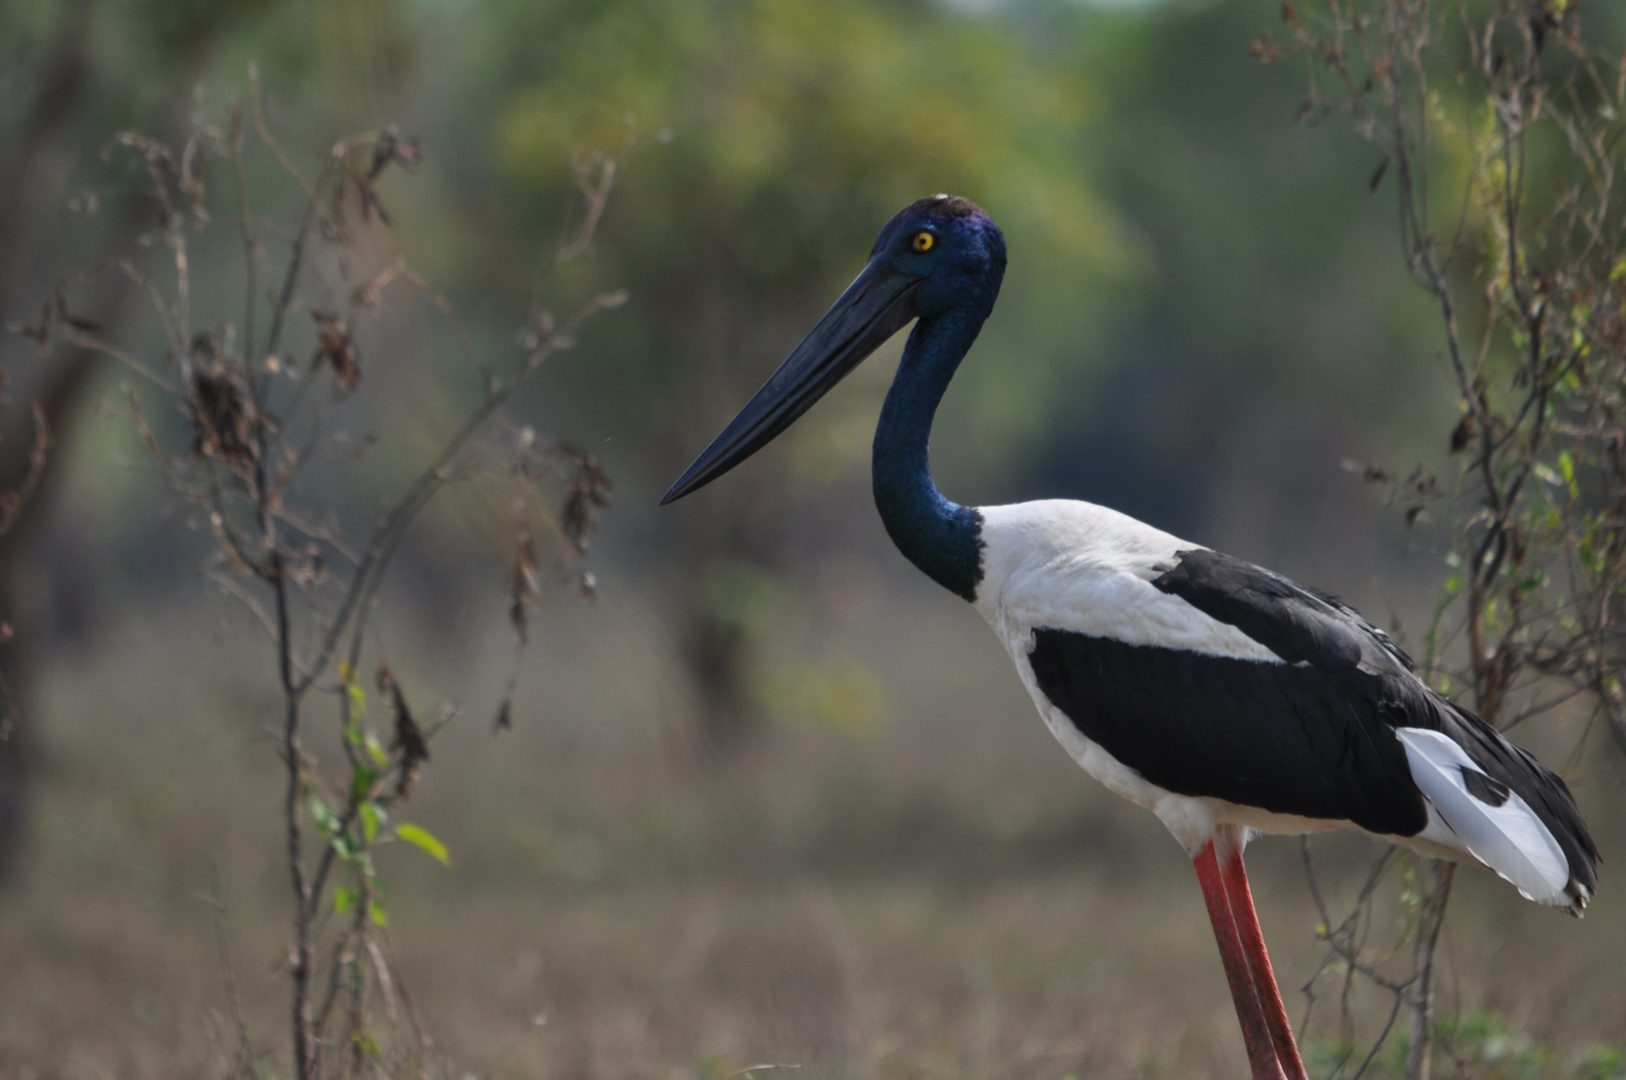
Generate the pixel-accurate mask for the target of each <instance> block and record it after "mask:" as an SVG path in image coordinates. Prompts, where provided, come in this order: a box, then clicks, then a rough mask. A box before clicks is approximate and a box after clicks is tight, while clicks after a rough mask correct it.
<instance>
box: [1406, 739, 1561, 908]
mask: <svg viewBox="0 0 1626 1080" xmlns="http://www.w3.org/2000/svg"><path fill="white" fill-rule="evenodd" d="M1395 734H1396V735H1398V736H1399V737H1400V742H1401V745H1402V746H1404V747H1405V748H1406V760H1407V762H1408V763H1409V764H1410V765H1411V776H1412V780H1413V781H1414V782H1415V783H1416V784H1417V787H1418V789H1419V790H1421V791H1422V793H1423V794H1424V795H1425V796H1426V797H1427V798H1428V800H1429V802H1431V803H1433V804H1434V808H1435V809H1436V810H1437V811H1438V812H1439V815H1440V817H1441V818H1442V819H1443V820H1444V821H1445V824H1446V825H1447V826H1449V827H1450V829H1451V831H1452V832H1454V833H1456V834H1457V836H1458V837H1460V838H1461V840H1462V842H1463V843H1464V844H1465V845H1466V846H1467V848H1468V851H1469V853H1470V854H1472V855H1473V856H1474V858H1476V859H1478V860H1479V861H1480V862H1482V863H1484V864H1485V865H1486V866H1488V867H1490V868H1491V869H1492V870H1494V871H1496V873H1497V874H1498V875H1499V876H1501V877H1502V878H1503V879H1504V880H1506V881H1508V882H1510V883H1511V884H1512V885H1513V887H1514V888H1516V889H1518V890H1519V893H1520V895H1522V896H1523V897H1524V898H1525V899H1526V900H1534V901H1536V902H1537V903H1541V904H1556V905H1558V906H1560V907H1565V906H1568V905H1569V904H1570V899H1569V897H1567V896H1566V895H1565V894H1564V887H1565V886H1566V885H1568V884H1569V879H1570V869H1569V860H1568V859H1566V858H1565V857H1564V852H1563V850H1562V849H1560V848H1559V846H1558V841H1556V840H1554V839H1553V834H1552V833H1550V832H1548V831H1547V826H1545V825H1543V824H1542V823H1541V819H1540V818H1539V817H1537V816H1536V812H1535V811H1534V810H1532V809H1530V804H1529V803H1527V802H1525V801H1524V800H1523V799H1521V798H1520V797H1519V794H1518V792H1514V791H1510V792H1508V798H1507V801H1506V802H1504V803H1503V804H1502V805H1501V806H1491V805H1489V804H1487V803H1484V802H1481V801H1480V800H1479V799H1476V798H1475V797H1474V796H1473V795H1472V794H1470V793H1469V791H1468V784H1467V781H1466V780H1465V779H1463V775H1462V771H1463V770H1464V769H1469V770H1471V771H1473V772H1480V771H1481V770H1480V768H1479V767H1478V766H1477V765H1475V764H1474V763H1473V760H1472V759H1470V758H1469V757H1468V755H1467V754H1466V753H1465V752H1464V751H1463V749H1462V747H1460V746H1458V745H1457V744H1456V743H1455V742H1453V741H1452V740H1451V739H1449V738H1447V737H1446V736H1445V735H1442V734H1440V733H1439V732H1438V731H1429V730H1426V729H1424V728H1397V729H1396V731H1395Z"/></svg>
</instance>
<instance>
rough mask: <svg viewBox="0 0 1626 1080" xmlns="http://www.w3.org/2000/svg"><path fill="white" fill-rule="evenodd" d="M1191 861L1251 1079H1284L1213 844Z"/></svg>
mask: <svg viewBox="0 0 1626 1080" xmlns="http://www.w3.org/2000/svg"><path fill="white" fill-rule="evenodd" d="M1192 863H1193V865H1195V866H1196V868H1197V883H1198V884H1199V885H1201V886H1202V889H1203V900H1204V901H1206V902H1207V904H1208V918H1209V920H1210V921H1211V922H1212V923H1213V924H1214V940H1215V941H1217V942H1219V951H1220V960H1222V961H1223V962H1224V964H1225V978H1226V981H1227V982H1229V983H1230V984H1231V1001H1232V1002H1233V1003H1234V1004H1235V1005H1236V1018H1237V1022H1238V1023H1240V1024H1241V1025H1242V1043H1243V1045H1244V1046H1246V1047H1247V1048H1248V1065H1249V1066H1250V1067H1251V1068H1252V1069H1253V1080H1286V1078H1285V1077H1284V1076H1283V1074H1282V1067H1281V1065H1280V1064H1278V1063H1277V1060H1276V1047H1275V1045H1274V1043H1273V1042H1272V1040H1271V1037H1270V1027H1269V1025H1268V1024H1267V1023H1266V1021H1265V1015H1264V1011H1263V1010H1262V1009H1261V1008H1260V1004H1259V993H1258V990H1257V989H1256V988H1255V987H1254V979H1253V972H1252V970H1251V968H1250V965H1249V964H1248V956H1247V953H1246V952H1245V951H1244V950H1243V947H1242V938H1241V935H1240V934H1239V933H1238V930H1237V923H1236V918H1235V916H1234V915H1233V914H1232V912H1231V901H1230V898H1229V897H1228V896H1227V894H1226V888H1225V879H1224V876H1223V875H1222V874H1221V873H1220V868H1219V860H1218V859H1217V858H1216V857H1215V855H1214V845H1213V844H1212V843H1209V844H1208V845H1206V846H1205V847H1204V848H1203V849H1202V851H1201V852H1199V853H1198V855H1197V857H1196V858H1195V859H1193V860H1192Z"/></svg>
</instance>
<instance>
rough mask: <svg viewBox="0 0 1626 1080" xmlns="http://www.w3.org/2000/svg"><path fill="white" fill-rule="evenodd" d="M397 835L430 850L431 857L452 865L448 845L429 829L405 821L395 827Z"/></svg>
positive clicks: (417, 846)
mask: <svg viewBox="0 0 1626 1080" xmlns="http://www.w3.org/2000/svg"><path fill="white" fill-rule="evenodd" d="M395 835H396V836H398V837H400V838H401V839H402V840H405V841H406V842H407V843H409V844H411V845H412V846H413V847H416V848H421V849H423V850H424V851H426V852H428V853H429V855H430V856H431V857H433V858H435V859H438V860H439V861H440V862H441V863H443V864H444V865H446V866H450V865H452V859H451V855H450V854H449V853H448V852H447V850H446V845H445V844H443V843H441V842H440V841H439V840H437V839H436V838H435V836H434V834H433V833H431V832H430V831H429V830H428V829H424V828H421V827H420V826H417V825H414V824H412V823H411V822H407V821H403V822H401V824H399V825H397V826H396V827H395Z"/></svg>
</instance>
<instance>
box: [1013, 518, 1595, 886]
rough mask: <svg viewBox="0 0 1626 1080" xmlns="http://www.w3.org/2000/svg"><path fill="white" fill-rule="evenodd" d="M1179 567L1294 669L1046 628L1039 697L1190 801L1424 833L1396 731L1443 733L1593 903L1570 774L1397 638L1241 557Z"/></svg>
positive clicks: (1487, 795)
mask: <svg viewBox="0 0 1626 1080" xmlns="http://www.w3.org/2000/svg"><path fill="white" fill-rule="evenodd" d="M1177 558H1178V559H1179V562H1178V564H1177V565H1175V566H1174V567H1173V568H1172V569H1170V570H1168V571H1167V572H1166V573H1164V574H1163V575H1161V576H1160V577H1158V578H1157V579H1156V580H1154V581H1153V583H1152V584H1153V585H1155V586H1156V587H1157V588H1158V589H1160V590H1162V591H1163V592H1165V593H1169V594H1171V595H1174V596H1177V597H1179V598H1180V599H1182V600H1184V601H1186V602H1187V603H1189V604H1191V605H1192V607H1194V608H1196V609H1197V610H1199V611H1202V612H1204V613H1205V614H1207V615H1209V616H1211V617H1212V618H1214V619H1216V620H1218V621H1220V622H1223V623H1227V624H1229V625H1231V626H1234V627H1236V628H1237V629H1238V630H1241V631H1242V632H1243V633H1244V634H1247V635H1248V637H1250V638H1252V639H1253V640H1255V641H1257V642H1259V643H1260V644H1262V645H1264V646H1265V647H1266V648H1268V649H1270V650H1271V652H1273V653H1275V654H1276V655H1277V656H1279V657H1280V658H1281V659H1282V660H1283V661H1285V663H1281V664H1274V663H1263V662H1257V661H1252V660H1247V659H1241V658H1236V657H1224V656H1213V655H1208V654H1204V653H1196V652H1191V651H1188V650H1183V649H1169V648H1162V647H1158V646H1147V645H1131V644H1128V643H1125V642H1122V641H1117V640H1114V639H1111V638H1104V637H1094V636H1090V635H1086V634H1080V633H1076V632H1074V631H1068V630H1057V629H1047V628H1040V629H1038V630H1037V631H1036V632H1035V634H1034V647H1033V650H1032V652H1031V654H1030V656H1029V660H1030V663H1031V664H1032V666H1033V672H1034V675H1035V678H1036V679H1037V681H1038V684H1039V688H1040V690H1041V691H1042V692H1043V693H1044V695H1045V696H1046V697H1047V698H1049V700H1050V701H1051V703H1052V704H1053V705H1055V706H1056V707H1057V708H1058V709H1060V710H1061V711H1062V712H1063V713H1064V714H1065V715H1066V716H1067V717H1068V718H1069V719H1070V720H1071V721H1072V722H1073V724H1074V725H1075V726H1076V727H1078V729H1079V730H1080V731H1081V732H1082V733H1083V734H1084V735H1085V736H1087V737H1088V738H1090V739H1091V740H1093V741H1095V742H1097V743H1099V744H1100V745H1101V747H1102V748H1103V749H1105V750H1106V751H1107V752H1108V753H1110V754H1111V755H1112V756H1113V757H1115V758H1117V759H1118V760H1119V761H1120V762H1122V763H1123V764H1125V765H1127V766H1129V767H1130V768H1133V769H1134V770H1136V771H1137V772H1139V773H1140V774H1141V775H1142V776H1144V777H1145V778H1146V779H1147V780H1150V781H1151V782H1152V783H1154V784H1157V785H1158V786H1160V787H1163V788H1166V789H1168V790H1169V791H1173V792H1176V793H1178V794H1182V795H1192V796H1207V797H1212V798H1219V799H1224V800H1226V801H1228V802H1233V803H1238V804H1240V805H1244V806H1256V807H1260V808H1261V809H1265V810H1269V811H1272V812H1274V813H1280V814H1293V815H1297V816H1300V817H1307V818H1320V819H1329V820H1340V819H1341V820H1347V821H1351V822H1353V823H1355V824H1356V825H1359V826H1360V827H1361V828H1364V829H1367V830H1370V831H1372V832H1376V833H1386V834H1390V835H1397V836H1414V835H1416V834H1417V833H1419V832H1421V831H1422V830H1423V828H1424V827H1425V826H1426V825H1427V821H1428V818H1427V811H1426V809H1425V807H1424V802H1423V796H1422V794H1421V792H1419V791H1418V789H1417V786H1416V784H1415V783H1414V782H1413V781H1412V777H1411V769H1410V766H1409V765H1408V763H1407V758H1406V752H1405V749H1404V747H1403V746H1402V745H1401V743H1400V740H1399V739H1398V738H1397V737H1396V735H1395V729H1396V728H1400V727H1415V728H1425V729H1428V730H1433V731H1439V732H1442V733H1443V734H1445V735H1446V736H1447V737H1448V738H1450V739H1452V740H1453V741H1455V742H1456V743H1457V744H1458V745H1460V746H1462V747H1463V749H1464V750H1465V751H1466V752H1467V754H1468V756H1469V757H1470V758H1471V759H1472V760H1473V761H1474V762H1475V763H1476V764H1477V765H1479V767H1480V768H1482V769H1483V770H1484V772H1485V774H1486V781H1487V782H1486V783H1483V784H1480V783H1479V782H1478V781H1476V780H1473V779H1471V778H1470V779H1469V781H1468V782H1469V783H1470V784H1474V785H1477V787H1478V788H1479V789H1481V790H1482V791H1483V792H1484V794H1483V796H1478V792H1476V796H1478V797H1481V798H1482V801H1486V802H1489V803H1492V804H1495V802H1496V800H1497V798H1498V796H1497V793H1496V788H1497V785H1502V786H1503V787H1505V788H1511V789H1512V790H1513V791H1516V792H1518V793H1519V795H1520V796H1522V797H1523V798H1524V800H1525V801H1526V802H1528V803H1529V804H1530V806H1531V807H1532V809H1534V810H1535V812H1536V814H1537V815H1538V816H1539V817H1540V818H1541V820H1542V822H1543V824H1545V825H1546V826H1547V829H1548V831H1549V832H1551V833H1552V834H1553V836H1554V838H1555V839H1556V840H1557V841H1558V843H1559V846H1560V847H1561V848H1562V849H1563V851H1564V854H1565V856H1566V858H1567V859H1568V860H1569V865H1570V873H1571V876H1572V878H1573V879H1574V881H1575V882H1576V883H1579V884H1580V885H1582V886H1584V888H1585V890H1586V892H1587V894H1589V895H1590V893H1591V891H1592V889H1593V887H1594V885H1595V884H1596V871H1595V868H1594V863H1595V861H1596V858H1597V849H1596V847H1594V845H1593V843H1592V839H1591V837H1590V836H1589V835H1588V833H1587V829H1586V825H1585V823H1584V822H1583V821H1582V820H1581V816H1580V812H1579V811H1578V810H1577V809H1576V806H1575V801H1574V799H1573V798H1571V796H1570V793H1569V790H1568V788H1567V787H1566V786H1565V785H1564V782H1563V780H1562V779H1560V778H1559V777H1557V776H1556V775H1554V774H1553V773H1551V772H1549V771H1548V770H1547V769H1545V768H1543V767H1542V766H1541V764H1540V763H1538V762H1537V761H1536V760H1535V759H1534V758H1533V757H1531V756H1530V755H1529V754H1528V753H1527V752H1526V751H1524V750H1523V749H1521V748H1520V747H1518V746H1515V745H1513V744H1512V743H1510V742H1508V741H1507V740H1506V739H1504V738H1502V736H1501V735H1499V734H1498V733H1497V732H1495V731H1494V730H1492V729H1491V728H1490V727H1489V726H1488V725H1486V724H1485V723H1484V722H1483V721H1481V720H1480V719H1479V718H1478V717H1476V716H1474V715H1473V714H1472V713H1469V712H1467V711H1466V710H1464V709H1461V708H1459V707H1458V706H1456V705H1454V704H1453V703H1452V702H1451V701H1449V700H1448V699H1446V698H1444V697H1442V696H1441V695H1439V694H1437V693H1435V692H1434V691H1433V690H1431V689H1429V688H1428V686H1427V685H1426V684H1424V683H1423V682H1422V680H1421V679H1419V678H1418V677H1417V675H1416V674H1415V673H1414V671H1413V669H1412V664H1411V661H1410V659H1409V658H1408V657H1407V656H1406V655H1405V653H1403V652H1402V651H1401V650H1400V649H1399V648H1398V647H1396V646H1395V644H1394V643H1393V642H1392V641H1390V640H1389V638H1388V637H1387V636H1386V635H1385V634H1384V633H1383V632H1382V631H1381V630H1379V629H1377V628H1376V627H1374V626H1373V625H1372V624H1371V623H1369V622H1367V621H1366V620H1365V619H1363V618H1362V617H1361V616H1360V615H1359V614H1357V613H1356V612H1355V611H1353V610H1352V609H1350V608H1348V607H1346V606H1345V605H1343V604H1342V603H1340V602H1339V601H1337V600H1336V599H1335V598H1333V597H1331V596H1328V595H1326V594H1324V593H1320V592H1316V591H1314V590H1311V589H1307V588H1305V587H1304V586H1302V585H1299V584H1297V583H1295V582H1293V581H1291V580H1289V579H1287V578H1285V577H1282V576H1281V575H1279V574H1275V573H1272V572H1271V571H1269V570H1265V569H1263V568H1261V567H1258V566H1254V565H1253V564H1251V563H1247V562H1244V561H1242V560H1240V559H1234V558H1231V557H1230V556H1226V555H1221V554H1218V553H1216V552H1212V551H1206V550H1195V551H1182V552H1179V553H1178V554H1177ZM1492 782H1494V783H1492ZM1500 799H1501V800H1502V801H1505V799H1506V795H1505V793H1504V794H1502V795H1501V796H1500Z"/></svg>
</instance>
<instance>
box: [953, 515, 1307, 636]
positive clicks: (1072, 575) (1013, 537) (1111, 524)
mask: <svg viewBox="0 0 1626 1080" xmlns="http://www.w3.org/2000/svg"><path fill="white" fill-rule="evenodd" d="M979 512H980V513H981V514H982V515H983V528H982V540H983V556H982V570H983V580H982V583H981V584H980V585H978V587H977V601H976V604H977V609H978V610H979V611H981V612H982V614H983V617H984V618H986V619H987V620H988V622H989V624H990V625H991V626H993V627H994V629H995V631H996V632H998V633H999V634H1000V636H1001V637H1003V638H1005V640H1006V644H1007V645H1008V646H1009V647H1010V648H1011V652H1012V656H1013V657H1016V658H1017V659H1018V662H1019V663H1020V658H1021V657H1022V656H1025V655H1026V653H1027V650H1028V649H1030V648H1032V644H1033V642H1032V637H1031V635H1032V632H1033V630H1034V629H1035V628H1038V627H1050V628H1053V629H1057V630H1073V631H1076V632H1078V633H1081V634H1090V635H1093V636H1095V637H1105V638H1113V639H1115V640H1117V641H1123V642H1127V643H1128V644H1131V645H1160V646H1163V647H1164V648H1169V649H1189V650H1191V651H1192V652H1199V653H1206V654H1208V655H1211V656H1230V657H1236V658H1238V659H1243V660H1256V661H1264V662H1266V663H1280V662H1281V658H1280V657H1279V656H1277V655H1276V654H1275V653H1273V652H1271V651H1270V650H1269V649H1268V648H1266V647H1265V646H1264V645H1261V644H1260V643H1259V642H1257V641H1255V640H1253V639H1252V638H1250V637H1249V636H1248V635H1247V634H1244V633H1243V632H1242V631H1241V630H1238V629H1237V628H1236V627H1234V626H1230V625H1228V624H1226V623H1222V622H1220V621H1219V620H1217V619H1214V618H1211V617H1210V616H1208V615H1205V614H1204V613H1203V612H1201V611H1199V610H1197V609H1196V608H1195V607H1192V606H1191V605H1190V604H1188V603H1186V601H1184V600H1182V599H1180V598H1179V597H1178V596H1171V595H1170V594H1168V593H1165V592H1163V591H1161V590H1159V589H1158V588H1157V587H1156V586H1154V585H1153V584H1152V580H1153V579H1154V578H1156V577H1157V576H1158V575H1159V574H1162V573H1164V572H1165V571H1167V570H1169V569H1171V568H1172V567H1173V566H1174V565H1175V564H1176V563H1177V562H1178V561H1179V560H1178V559H1176V558H1175V552H1177V551H1188V550H1191V549H1193V548H1198V547H1201V545H1200V544H1193V543H1189V542H1187V541H1185V540H1181V539H1180V538H1179V537H1177V536H1172V535H1170V534H1169V533H1166V532H1163V531H1162V530H1161V529H1154V528H1152V527H1151V526H1150V525H1145V524H1143V523H1141V522H1139V521H1136V520H1135V519H1134V518H1132V517H1129V516H1127V515H1125V514H1120V513H1118V512H1117V511H1116V510H1109V509H1107V508H1106V507H1104V506H1095V505H1093V504H1091V503H1084V502H1073V501H1071V500H1067V499H1049V500H1044V501H1040V502H1028V503H1018V504H1016V505H1014V506H985V507H982V508H980V511H979Z"/></svg>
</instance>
